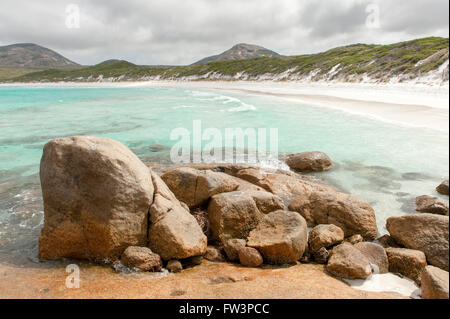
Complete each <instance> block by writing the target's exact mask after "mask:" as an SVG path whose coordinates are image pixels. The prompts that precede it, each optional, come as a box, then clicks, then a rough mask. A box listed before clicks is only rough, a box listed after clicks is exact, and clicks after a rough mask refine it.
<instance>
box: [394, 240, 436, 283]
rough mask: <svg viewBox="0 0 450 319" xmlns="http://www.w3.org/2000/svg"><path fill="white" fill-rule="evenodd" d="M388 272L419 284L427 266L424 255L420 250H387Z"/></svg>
mask: <svg viewBox="0 0 450 319" xmlns="http://www.w3.org/2000/svg"><path fill="white" fill-rule="evenodd" d="M386 253H387V255H388V259H389V271H390V272H392V273H398V274H401V275H403V276H405V277H408V278H409V279H412V280H414V281H415V282H416V283H420V276H421V275H422V272H423V270H424V269H425V267H426V265H427V259H426V257H425V254H424V253H423V252H421V251H420V250H413V249H407V248H387V249H386Z"/></svg>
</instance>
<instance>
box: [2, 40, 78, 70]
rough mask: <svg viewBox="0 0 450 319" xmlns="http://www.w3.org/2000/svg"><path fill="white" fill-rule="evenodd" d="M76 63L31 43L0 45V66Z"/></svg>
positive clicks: (37, 66)
mask: <svg viewBox="0 0 450 319" xmlns="http://www.w3.org/2000/svg"><path fill="white" fill-rule="evenodd" d="M77 65H78V64H77V63H75V62H73V61H71V60H69V59H67V58H65V57H64V56H62V55H61V54H59V53H57V52H55V51H52V50H50V49H47V48H44V47H42V46H40V45H37V44H33V43H18V44H12V45H7V46H1V47H0V67H30V68H55V67H65V66H77Z"/></svg>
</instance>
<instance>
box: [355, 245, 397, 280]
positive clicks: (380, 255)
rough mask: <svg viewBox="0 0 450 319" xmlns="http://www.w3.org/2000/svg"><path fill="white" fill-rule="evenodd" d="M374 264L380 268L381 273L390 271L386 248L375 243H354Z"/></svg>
mask: <svg viewBox="0 0 450 319" xmlns="http://www.w3.org/2000/svg"><path fill="white" fill-rule="evenodd" d="M354 246H355V248H356V249H358V250H359V251H360V252H361V253H362V254H363V255H364V256H365V257H366V258H367V260H368V261H369V262H370V263H371V264H372V265H375V266H376V267H377V268H378V272H379V273H380V274H386V273H388V272H389V260H388V256H387V254H386V251H385V250H384V248H383V247H382V246H380V245H378V244H375V243H369V242H362V243H357V244H355V245H354Z"/></svg>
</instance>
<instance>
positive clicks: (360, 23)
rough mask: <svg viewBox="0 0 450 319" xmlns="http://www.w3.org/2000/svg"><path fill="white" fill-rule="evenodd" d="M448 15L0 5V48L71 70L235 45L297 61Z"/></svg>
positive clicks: (142, 3) (407, 1)
mask: <svg viewBox="0 0 450 319" xmlns="http://www.w3.org/2000/svg"><path fill="white" fill-rule="evenodd" d="M70 4H76V5H77V6H78V8H79V12H80V16H79V17H80V19H79V25H78V23H77V18H76V16H77V15H76V12H77V10H76V8H75V9H74V7H73V6H69V7H68V5H70ZM371 4H375V5H377V6H378V7H377V6H373V5H371ZM377 8H378V9H379V15H378V14H377V11H378V9H377ZM448 11H449V1H448V0H68V1H67V2H66V1H61V0H33V1H30V0H0V45H7V44H12V43H20V42H32V43H36V44H40V45H43V46H45V47H48V48H51V49H53V50H55V51H57V52H59V53H61V54H63V55H64V56H66V57H67V58H69V59H71V60H73V61H75V62H78V63H81V64H96V63H99V62H101V61H103V60H107V59H112V58H118V59H126V60H129V61H131V62H134V63H137V64H190V63H193V62H195V61H197V60H199V59H201V58H203V57H205V56H209V55H213V54H218V53H221V52H222V51H225V50H227V49H229V48H230V47H231V46H233V45H234V44H237V43H241V42H245V43H251V44H258V45H261V46H264V47H266V48H268V49H271V50H274V51H276V52H278V53H280V54H283V55H297V54H305V53H314V52H320V51H324V50H327V49H330V48H332V47H336V46H340V45H346V44H352V43H393V42H398V41H404V40H410V39H414V38H418V37H425V36H443V37H448V34H449V13H448ZM377 16H379V19H378V20H377ZM67 26H69V27H67ZM77 26H79V28H77Z"/></svg>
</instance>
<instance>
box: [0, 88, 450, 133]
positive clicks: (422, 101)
mask: <svg viewBox="0 0 450 319" xmlns="http://www.w3.org/2000/svg"><path fill="white" fill-rule="evenodd" d="M13 86H16V87H17V86H21V87H87V88H185V89H204V90H222V91H229V92H239V93H244V94H249V95H267V96H273V97H278V98H282V99H288V100H291V101H297V102H300V103H304V104H308V105H313V106H318V107H325V108H333V109H339V110H342V111H345V112H349V113H352V114H357V115H361V116H365V117H370V118H374V119H378V120H381V121H385V122H390V123H395V124H399V125H406V126H414V127H425V128H430V129H433V130H438V131H442V132H445V133H447V134H448V132H449V87H448V85H445V86H425V85H411V84H380V85H375V84H357V83H332V84H331V83H299V82H271V81H262V82H253V81H192V82H188V81H147V82H114V83H111V82H89V83H72V82H59V83H23V84H22V83H14V84H0V87H13Z"/></svg>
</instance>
